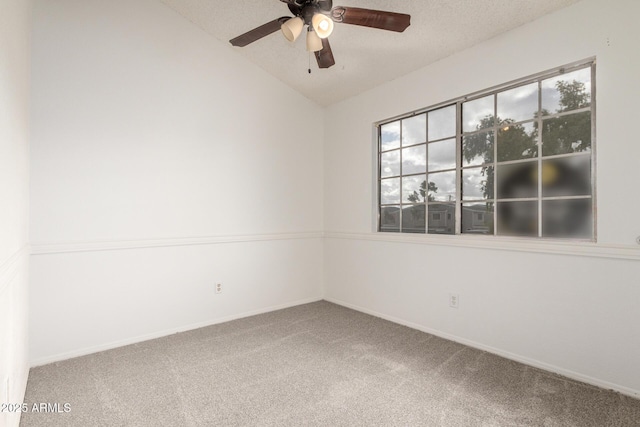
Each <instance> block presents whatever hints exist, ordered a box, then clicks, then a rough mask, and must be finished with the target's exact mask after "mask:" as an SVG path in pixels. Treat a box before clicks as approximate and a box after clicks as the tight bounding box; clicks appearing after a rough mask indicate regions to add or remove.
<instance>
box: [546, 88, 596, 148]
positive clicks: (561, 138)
mask: <svg viewBox="0 0 640 427" xmlns="http://www.w3.org/2000/svg"><path fill="white" fill-rule="evenodd" d="M556 89H557V90H558V92H559V93H560V108H558V110H557V111H556V113H564V112H567V111H573V110H576V109H578V108H584V107H588V106H589V105H590V102H591V97H590V96H589V93H587V91H586V89H585V85H584V83H582V82H579V81H576V80H574V81H572V82H565V81H559V82H557V83H556ZM549 114H553V113H549V111H547V110H542V115H543V116H547V115H549ZM536 124H537V122H536ZM590 149H591V112H589V111H586V112H583V113H577V114H569V115H566V116H560V117H555V118H552V119H546V120H543V122H542V154H543V155H545V156H551V155H554V154H565V153H575V152H583V151H589V150H590Z"/></svg>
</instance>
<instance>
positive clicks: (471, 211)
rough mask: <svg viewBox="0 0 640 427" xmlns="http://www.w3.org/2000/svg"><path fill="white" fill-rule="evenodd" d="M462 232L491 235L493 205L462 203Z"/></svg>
mask: <svg viewBox="0 0 640 427" xmlns="http://www.w3.org/2000/svg"><path fill="white" fill-rule="evenodd" d="M462 232H463V233H465V234H493V203H464V204H463V205H462Z"/></svg>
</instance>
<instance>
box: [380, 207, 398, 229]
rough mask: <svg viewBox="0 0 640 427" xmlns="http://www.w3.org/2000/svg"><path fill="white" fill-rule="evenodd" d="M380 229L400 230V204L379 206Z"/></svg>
mask: <svg viewBox="0 0 640 427" xmlns="http://www.w3.org/2000/svg"><path fill="white" fill-rule="evenodd" d="M380 231H395V232H399V231H400V206H383V207H382V208H380Z"/></svg>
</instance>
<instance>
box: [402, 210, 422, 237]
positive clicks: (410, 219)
mask: <svg viewBox="0 0 640 427" xmlns="http://www.w3.org/2000/svg"><path fill="white" fill-rule="evenodd" d="M424 213H425V205H414V206H404V207H403V208H402V232H403V233H424V227H425V220H424Z"/></svg>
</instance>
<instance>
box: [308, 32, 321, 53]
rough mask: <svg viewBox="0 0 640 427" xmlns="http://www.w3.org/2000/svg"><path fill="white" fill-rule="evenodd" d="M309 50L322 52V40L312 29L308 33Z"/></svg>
mask: <svg viewBox="0 0 640 427" xmlns="http://www.w3.org/2000/svg"><path fill="white" fill-rule="evenodd" d="M307 50H308V51H309V52H317V51H319V50H322V40H321V39H320V37H318V35H317V34H316V32H315V31H313V30H312V29H311V28H309V31H307Z"/></svg>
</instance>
